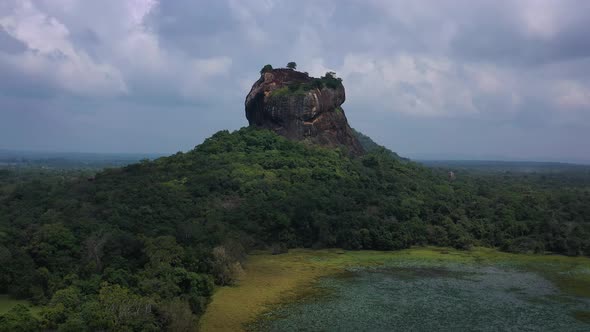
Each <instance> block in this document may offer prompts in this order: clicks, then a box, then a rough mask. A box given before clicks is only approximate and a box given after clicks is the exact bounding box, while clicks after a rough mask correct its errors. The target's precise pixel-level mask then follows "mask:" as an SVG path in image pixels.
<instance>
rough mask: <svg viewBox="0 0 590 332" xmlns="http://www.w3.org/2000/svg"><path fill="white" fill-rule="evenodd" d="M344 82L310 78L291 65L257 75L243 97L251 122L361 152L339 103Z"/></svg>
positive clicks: (278, 131)
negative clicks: (293, 68)
mask: <svg viewBox="0 0 590 332" xmlns="http://www.w3.org/2000/svg"><path fill="white" fill-rule="evenodd" d="M345 99H346V96H345V93H344V86H342V83H341V82H340V81H339V80H337V79H335V78H322V79H318V78H313V77H310V76H308V75H307V74H305V73H301V72H298V71H295V70H291V69H274V70H271V71H268V72H266V73H264V74H263V75H261V77H260V79H259V80H258V81H256V82H255V83H254V85H253V86H252V89H251V90H250V93H249V94H248V96H247V97H246V103H245V104H246V118H247V119H248V122H249V123H250V125H251V126H256V127H260V128H266V129H270V130H273V131H275V132H276V133H278V134H279V135H282V136H285V137H287V138H288V139H292V140H298V141H299V140H306V141H310V142H312V143H315V144H319V145H323V146H330V147H342V146H343V147H346V148H347V149H348V151H349V153H350V154H352V155H360V154H362V153H363V152H364V150H363V148H362V146H361V145H360V143H359V141H358V140H357V139H356V136H355V135H354V133H353V131H352V129H351V128H350V126H349V125H348V121H347V120H346V115H345V114H344V110H342V108H341V107H340V105H342V103H344V100H345Z"/></svg>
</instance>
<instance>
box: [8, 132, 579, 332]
mask: <svg viewBox="0 0 590 332" xmlns="http://www.w3.org/2000/svg"><path fill="white" fill-rule="evenodd" d="M367 150H369V152H368V153H367V154H365V155H363V156H362V157H357V158H351V157H349V155H348V153H346V152H344V151H341V150H337V149H329V148H323V147H318V146H310V145H306V144H304V143H299V142H293V141H289V140H287V139H285V138H283V137H281V136H278V135H277V134H275V133H273V132H271V131H267V130H257V129H252V128H244V129H241V130H239V131H236V132H233V133H230V132H227V131H221V132H218V133H217V134H215V135H213V136H212V137H211V138H209V139H207V140H206V141H205V142H204V143H203V144H201V145H199V146H198V147H196V148H195V149H194V150H192V151H190V152H188V153H178V154H175V155H173V156H170V157H165V158H159V159H157V160H155V161H144V162H141V163H138V164H133V165H130V166H126V167H123V168H119V169H110V170H105V171H103V172H101V173H99V174H97V175H96V176H95V177H94V178H89V179H87V178H83V179H77V180H74V181H72V180H60V181H43V180H38V179H36V180H33V181H29V182H26V183H22V184H19V185H17V186H16V187H11V188H10V189H9V190H7V191H6V192H5V193H4V194H3V195H1V196H0V197H2V198H1V200H0V278H1V279H0V288H1V289H0V292H8V293H10V294H12V295H14V296H18V297H22V298H27V299H30V300H31V301H33V302H34V303H36V304H39V305H43V306H44V309H42V312H41V314H40V318H39V319H36V318H33V317H32V316H30V315H29V314H28V313H26V311H25V310H22V311H20V312H19V311H17V312H13V313H12V314H11V315H13V316H6V315H5V316H4V317H0V325H2V324H4V326H8V325H7V324H19V323H18V322H27V323H29V324H32V325H34V327H36V328H40V327H42V328H45V329H57V328H59V329H63V330H68V329H69V330H80V331H82V330H85V329H90V330H101V329H103V330H104V329H110V330H161V329H164V328H168V329H171V330H180V329H182V327H183V326H185V327H186V326H190V325H191V324H195V320H196V319H197V317H198V316H199V315H200V314H201V313H202V312H203V309H204V307H205V306H206V304H207V302H208V299H209V297H210V295H211V292H212V287H213V283H217V284H228V283H231V282H232V281H233V280H234V278H235V277H236V276H237V275H239V273H240V271H241V263H242V262H243V259H244V254H245V252H247V251H248V250H250V249H253V248H271V249H272V250H273V251H274V252H276V253H280V252H282V251H284V250H287V248H292V247H313V248H320V247H342V248H347V249H379V250H393V249H399V248H406V247H408V246H411V245H423V244H433V245H440V246H453V247H457V248H463V249H468V248H469V247H470V246H472V245H482V246H494V247H500V248H502V249H504V250H511V251H531V252H532V251H535V252H543V251H551V252H557V253H563V254H570V255H579V254H589V253H590V236H589V235H590V227H589V225H590V223H589V222H588V220H587V218H588V216H590V194H589V191H588V188H569V187H568V188H561V187H546V186H545V187H541V186H537V185H536V184H535V183H529V182H526V180H523V181H515V182H514V183H512V182H510V181H497V182H496V181H494V178H490V177H486V178H482V179H479V178H469V177H466V178H461V177H458V178H457V180H455V181H451V180H450V179H449V178H448V177H447V174H446V173H443V172H440V173H439V172H437V171H436V170H430V169H428V168H426V167H423V166H421V165H419V164H416V163H413V162H410V161H407V160H401V159H400V158H395V157H394V156H392V153H391V152H390V151H388V150H386V149H383V148H374V149H367ZM2 176H4V177H8V176H10V174H9V173H2ZM19 319H20V320H19ZM11 326H17V325H11Z"/></svg>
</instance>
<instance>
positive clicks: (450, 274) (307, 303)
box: [257, 262, 590, 331]
mask: <svg viewBox="0 0 590 332" xmlns="http://www.w3.org/2000/svg"><path fill="white" fill-rule="evenodd" d="M317 287H319V288H321V289H322V290H323V291H322V292H320V293H321V294H323V295H321V296H317V297H313V298H308V299H305V300H302V301H299V302H298V303H293V304H289V305H285V306H282V307H281V308H279V309H277V310H275V311H272V312H270V313H268V314H267V315H266V317H267V319H265V320H263V321H262V323H260V324H261V325H258V326H257V328H258V329H262V330H267V331H590V324H588V323H585V322H582V321H580V320H577V319H576V318H575V317H574V313H575V312H579V311H588V310H590V301H589V300H588V299H586V298H578V297H572V296H566V295H564V294H561V293H560V292H559V290H558V289H557V288H556V287H555V286H554V285H553V284H552V283H551V282H549V281H547V280H546V279H544V278H543V277H541V276H540V275H538V274H536V273H533V272H525V271H519V270H516V269H507V268H504V267H497V266H471V265H460V264H456V265H453V264H449V265H443V264H441V265H438V266H432V265H419V264H418V265H412V264H408V263H407V262H405V263H391V264H387V265H386V266H381V267H378V268H361V267H359V268H351V269H349V271H348V272H346V273H344V274H342V275H339V276H334V277H328V278H323V279H321V280H320V281H319V282H318V285H317ZM268 318H271V319H268Z"/></svg>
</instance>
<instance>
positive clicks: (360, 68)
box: [0, 0, 590, 158]
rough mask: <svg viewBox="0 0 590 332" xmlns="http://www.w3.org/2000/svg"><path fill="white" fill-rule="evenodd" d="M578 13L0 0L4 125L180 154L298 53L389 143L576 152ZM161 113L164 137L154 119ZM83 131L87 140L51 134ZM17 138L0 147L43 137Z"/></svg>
mask: <svg viewBox="0 0 590 332" xmlns="http://www.w3.org/2000/svg"><path fill="white" fill-rule="evenodd" d="M588 11H590V2H588V1H583V0H563V1H551V0H523V1H510V0H500V1H492V0H482V1H470V0H457V1H437V2H433V1H426V0H416V1H410V2H409V1H402V0H366V1H361V0H347V1H337V0H326V1H320V2H318V1H312V0H304V1H297V2H295V1H290V0H255V1H236V0H220V1H205V0H191V1H189V0H175V1H157V0H127V1H122V0H102V1H83V0H36V1H32V0H5V1H2V2H0V72H1V74H2V75H1V76H0V104H1V105H5V107H8V108H10V112H8V111H6V113H9V114H10V118H11V120H10V123H11V126H12V127H14V126H16V127H18V126H21V127H23V128H27V125H28V124H29V122H30V121H31V118H35V117H30V114H31V113H28V114H29V116H25V115H20V114H21V113H24V112H25V110H26V111H27V112H33V111H32V110H33V109H35V112H36V114H40V113H42V114H44V115H45V116H46V117H45V118H44V119H51V121H49V120H46V121H44V122H43V123H47V125H46V126H47V128H46V130H45V131H43V130H42V129H38V130H36V131H35V132H34V133H27V134H28V135H29V136H31V135H33V136H34V135H43V137H44V139H49V140H50V141H51V140H52V139H53V140H54V142H55V145H56V149H59V148H60V147H61V148H63V149H67V144H71V147H72V148H76V149H78V150H86V149H92V148H93V147H95V148H97V149H100V148H101V143H100V139H99V138H98V137H100V132H101V130H102V131H104V132H108V133H110V134H109V135H112V136H113V137H116V136H117V135H120V136H118V137H119V138H118V139H119V140H126V139H127V138H129V137H127V136H125V135H126V134H125V131H124V130H122V129H121V128H125V127H126V128H132V129H129V131H130V132H134V133H136V134H137V135H138V137H139V136H140V137H142V139H143V140H145V147H146V148H145V150H146V151H147V150H150V149H151V148H152V147H156V146H162V147H163V146H164V145H162V142H167V143H166V145H165V146H166V148H167V149H168V148H169V147H174V146H182V147H185V148H186V147H192V146H193V145H194V144H196V143H198V142H199V141H200V140H201V139H202V138H204V137H205V136H207V135H209V134H211V133H212V132H214V131H216V130H218V129H226V128H228V127H229V128H230V129H234V128H237V127H239V126H242V125H245V124H246V121H245V120H244V117H243V111H244V110H243V102H244V97H245V95H246V94H247V92H248V90H249V88H250V86H251V84H252V83H253V82H254V81H255V80H256V79H257V78H258V71H259V70H260V68H261V67H262V66H263V65H264V64H267V63H270V64H272V65H273V66H275V67H279V66H283V65H285V64H286V63H287V62H288V61H296V62H297V64H298V68H299V69H300V70H302V71H307V72H309V73H310V74H312V75H315V76H319V75H323V74H324V73H325V72H326V71H335V72H336V73H337V74H338V75H339V76H341V77H342V78H343V79H344V84H345V86H346V92H347V101H346V104H345V105H344V108H345V110H346V114H347V117H348V118H349V119H350V121H351V123H352V125H353V126H355V127H359V129H362V130H365V131H367V132H368V134H370V135H372V136H376V137H378V138H380V139H381V140H382V142H383V143H384V144H386V145H387V144H391V146H392V147H393V148H395V149H399V150H400V151H408V150H404V149H405V148H406V147H409V146H412V148H414V149H417V150H421V151H422V152H428V151H427V150H428V149H430V150H434V151H438V152H440V151H442V152H444V151H450V150H451V149H450V148H449V144H446V145H445V146H440V145H438V143H439V142H447V143H448V142H451V141H461V142H473V145H469V144H467V143H465V144H463V145H457V146H455V147H454V148H453V149H455V150H456V149H459V148H460V149H464V150H465V151H466V153H469V151H479V150H478V149H479V148H478V147H477V146H475V145H474V144H475V142H478V144H480V145H479V147H481V148H482V149H488V150H489V151H493V152H494V153H496V154H499V153H500V154H501V152H502V151H507V153H508V152H511V153H516V152H515V151H517V149H516V147H517V146H518V145H519V144H522V148H521V149H520V150H518V153H519V154H521V153H523V152H522V151H526V149H525V147H527V148H531V147H533V146H535V144H541V145H542V144H545V145H547V146H556V145H559V144H561V143H563V144H564V145H565V144H566V143H567V144H568V146H567V147H566V146H564V147H563V148H562V149H561V150H560V151H559V152H557V151H550V152H547V153H548V154H554V155H557V154H560V155H563V153H565V152H564V151H567V153H569V154H570V155H571V156H575V157H576V158H581V157H580V156H582V155H584V154H590V151H587V149H586V150H584V149H581V148H576V149H575V150H568V149H570V148H569V147H571V146H577V145H575V144H572V142H573V141H575V140H576V139H577V140H579V141H589V140H590V115H588V114H590V112H588V111H589V110H590V97H589V91H590V39H589V38H587V36H588V34H589V33H590V26H589V25H588V23H587V15H586V13H587V12H588ZM40 99H42V101H39V100H40ZM19 105H22V107H19ZM25 106H26V107H25ZM141 110H145V112H146V114H147V113H149V119H150V121H144V122H141V124H140V125H139V124H137V123H135V122H134V121H133V119H134V117H135V118H137V117H141ZM191 110H192V111H191ZM0 112H1V110H0ZM81 114H83V115H81ZM114 114H119V115H120V116H119V117H117V118H116V119H117V120H116V121H117V123H116V124H114V123H112V121H114V120H112V118H106V117H107V115H109V116H111V117H112V116H114ZM183 117H186V119H185V121H180V119H181V118H183ZM159 118H160V119H162V121H157V119H159ZM170 119H175V122H174V123H173V124H174V126H179V128H182V129H181V130H180V129H179V130H177V131H175V132H174V135H172V134H169V135H166V130H164V129H162V128H159V127H158V125H163V124H164V123H166V124H168V125H172V122H169V121H171V120H170ZM384 119H386V120H384ZM7 121H8V120H7ZM109 121H111V122H109ZM167 121H168V122H167ZM181 122H182V123H181ZM43 123H38V124H36V125H37V127H36V128H43V125H44V124H43ZM50 123H51V124H52V125H51V126H52V127H53V128H56V127H59V128H62V130H60V131H55V130H51V128H49V126H50V125H49V124H50ZM60 123H61V124H63V123H68V125H67V126H63V127H61V126H59V125H58V124H60ZM93 124H94V126H96V127H97V128H96V129H94V128H91V127H92V126H93ZM189 124H195V126H196V127H198V128H199V130H196V129H195V130H191V129H190V125H189ZM197 124H198V125H197ZM113 127H116V128H117V130H115V129H113ZM68 128H69V129H68ZM74 128H76V129H74ZM408 128H411V129H412V130H410V129H408ZM424 128H426V129H424ZM572 128H576V129H575V130H574V129H572ZM68 130H69V131H70V132H69V134H68ZM92 130H96V133H95V136H96V138H95V139H93V140H87V141H85V142H87V144H90V145H91V146H90V148H88V147H87V146H82V145H80V146H76V144H78V143H76V142H80V143H79V144H82V143H81V142H82V141H81V140H78V141H76V140H71V139H65V138H64V137H66V135H70V136H67V137H73V136H75V135H77V134H80V133H84V132H88V133H90V132H92ZM113 130H115V131H113ZM172 130H174V129H172ZM15 132H18V131H11V133H13V135H14V133H15ZM37 133H38V134H37ZM62 133H63V134H62ZM402 133H403V135H402ZM467 134H472V135H477V139H474V138H473V137H472V138H466V137H464V136H463V135H467ZM23 135H24V134H23ZM60 135H63V136H62V138H61V139H59V138H57V136H60ZM397 135H401V136H397ZM500 136H501V137H500ZM27 137H28V136H23V137H21V138H18V137H17V138H14V137H13V136H10V137H9V136H8V135H7V134H6V135H5V136H2V134H0V141H4V142H14V145H15V146H18V142H19V141H22V142H38V141H41V140H38V141H34V140H30V139H28V138H27ZM53 137H55V138H53ZM150 137H152V138H150ZM9 138H11V139H9ZM423 139H424V140H426V141H425V142H424V143H423V144H418V143H409V142H418V141H420V140H423ZM510 139H513V142H512V143H510V142H509V140H510ZM68 142H72V143H68ZM404 142H408V143H407V144H404ZM487 142H491V143H487ZM494 142H496V143H494ZM555 142H557V143H555ZM559 142H561V143H559ZM5 144H7V143H5ZM23 144H24V143H23ZM31 144H33V143H31ZM48 144H49V143H48ZM63 144H66V146H65V147H64V146H63ZM412 144H413V145H412ZM29 145H30V144H29ZM129 146H133V147H134V148H137V149H140V147H141V143H137V144H135V145H129ZM508 146H512V147H514V150H510V149H509V148H508ZM0 147H1V146H0ZM109 149H116V147H115V145H114V144H111V145H109ZM121 149H123V147H121ZM170 149H171V148H170ZM503 149H504V150H503ZM531 149H532V148H531ZM539 151H540V150H539ZM418 152H419V151H418Z"/></svg>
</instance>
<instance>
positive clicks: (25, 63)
mask: <svg viewBox="0 0 590 332" xmlns="http://www.w3.org/2000/svg"><path fill="white" fill-rule="evenodd" d="M0 26H1V27H2V28H3V29H4V30H5V31H6V32H7V33H8V34H10V35H11V36H12V37H13V38H15V39H17V40H19V41H21V42H22V43H23V44H24V45H26V46H27V50H26V51H25V53H24V54H21V55H20V56H18V55H17V56H15V55H4V56H3V57H2V59H3V60H4V61H6V62H9V63H10V64H12V65H13V66H15V67H16V68H20V69H21V70H22V71H23V72H24V73H26V74H28V75H30V76H31V79H35V77H44V78H49V79H53V80H55V81H56V83H57V84H58V85H59V86H60V87H62V88H63V89H65V90H67V91H70V92H73V93H77V94H82V95H103V94H107V95H108V94H118V93H125V92H126V91H127V86H126V84H125V82H124V80H123V77H122V75H121V73H120V72H119V71H118V70H117V69H116V68H114V67H113V66H111V65H109V64H104V63H98V62H96V61H94V60H93V59H92V58H91V57H90V56H89V55H88V54H87V53H86V52H84V51H83V50H79V49H76V48H75V47H74V45H73V44H72V43H71V41H70V39H69V30H68V28H67V27H66V26H64V25H63V24H62V23H61V22H60V21H59V20H57V19H56V18H55V17H50V16H47V15H45V14H44V13H42V12H40V11H39V10H38V9H37V8H36V7H35V5H34V4H33V3H32V2H30V1H22V2H20V3H18V4H17V5H16V7H15V8H14V10H13V12H12V13H10V14H9V15H4V16H2V17H1V18H0Z"/></svg>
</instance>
